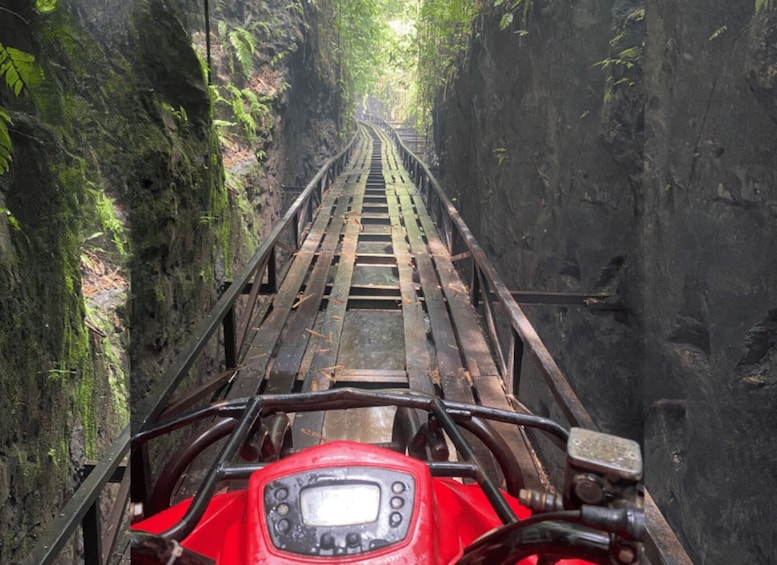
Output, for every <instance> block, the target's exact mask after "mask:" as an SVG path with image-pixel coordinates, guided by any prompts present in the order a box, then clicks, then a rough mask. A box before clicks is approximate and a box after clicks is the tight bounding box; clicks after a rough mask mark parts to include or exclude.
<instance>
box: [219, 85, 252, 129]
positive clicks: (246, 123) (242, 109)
mask: <svg viewBox="0 0 777 565" xmlns="http://www.w3.org/2000/svg"><path fill="white" fill-rule="evenodd" d="M227 90H228V91H229V93H230V94H231V95H232V100H225V102H226V103H227V104H229V106H230V108H231V109H232V114H234V116H235V119H236V120H237V122H238V123H239V124H240V125H241V126H242V127H243V131H244V132H245V134H246V137H247V138H248V139H249V140H253V138H254V137H256V120H255V119H254V117H253V116H252V115H251V113H250V112H248V111H247V110H246V106H245V101H244V99H243V93H244V92H247V90H240V89H239V88H237V87H236V86H235V85H233V84H228V85H227ZM248 92H250V91H248Z"/></svg>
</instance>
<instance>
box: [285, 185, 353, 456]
mask: <svg viewBox="0 0 777 565" xmlns="http://www.w3.org/2000/svg"><path fill="white" fill-rule="evenodd" d="M351 186H352V187H354V193H353V201H352V204H351V211H350V212H349V221H348V222H347V223H346V225H345V234H344V237H343V242H342V248H341V251H340V261H339V262H338V264H337V274H336V275H335V280H334V283H333V284H332V290H331V291H330V293H329V296H328V297H327V306H326V312H325V314H324V317H323V319H322V320H321V332H320V334H319V336H312V339H311V340H310V346H311V347H313V348H315V353H314V355H313V360H312V362H311V365H310V369H309V371H308V372H307V374H306V375H305V382H304V383H303V385H302V390H303V391H304V392H308V391H315V390H326V389H328V388H329V387H330V386H331V384H332V380H333V379H332V377H331V376H330V375H329V374H327V373H328V371H327V369H328V368H330V367H334V366H336V365H337V353H338V349H339V343H340V336H341V334H342V331H343V320H344V319H345V312H346V308H347V305H348V294H349V292H350V288H351V278H352V276H353V269H354V264H355V262H356V247H357V244H358V240H359V234H360V233H361V230H362V229H363V226H362V224H361V223H360V222H359V218H360V216H361V212H362V205H363V203H364V184H362V183H359V184H354V185H351ZM357 188H358V189H357ZM324 336H325V337H324ZM320 345H321V346H323V347H320V348H319V346H320ZM323 426H324V413H323V412H306V413H303V414H298V415H297V416H296V417H295V418H294V424H293V425H292V434H293V441H294V446H295V447H299V448H303V447H310V446H313V445H317V444H319V443H320V442H321V440H322V438H323V436H322V435H321V430H322V429H323Z"/></svg>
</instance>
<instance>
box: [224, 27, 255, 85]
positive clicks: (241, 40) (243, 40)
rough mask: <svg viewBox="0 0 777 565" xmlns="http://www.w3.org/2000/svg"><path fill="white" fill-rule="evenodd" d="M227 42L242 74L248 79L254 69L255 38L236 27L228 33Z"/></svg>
mask: <svg viewBox="0 0 777 565" xmlns="http://www.w3.org/2000/svg"><path fill="white" fill-rule="evenodd" d="M229 42H230V43H231V44H232V47H233V48H234V50H235V55H236V56H237V60H238V61H239V62H240V66H241V67H242V69H243V74H244V75H245V77H246V78H250V77H251V72H252V71H253V69H254V51H256V38H254V36H253V35H251V32H250V31H248V30H246V29H244V28H242V27H236V28H235V29H233V30H232V31H230V32H229Z"/></svg>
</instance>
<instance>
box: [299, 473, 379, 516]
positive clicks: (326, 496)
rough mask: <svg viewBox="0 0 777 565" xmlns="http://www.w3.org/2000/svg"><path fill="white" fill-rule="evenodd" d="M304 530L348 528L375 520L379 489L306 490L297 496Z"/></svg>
mask: <svg viewBox="0 0 777 565" xmlns="http://www.w3.org/2000/svg"><path fill="white" fill-rule="evenodd" d="M300 507H301V510H302V521H303V522H304V523H305V525H307V526H352V525H356V524H366V523H368V522H374V521H375V520H377V519H378V511H379V510H380V486H378V485H377V484H374V483H373V484H370V483H356V484H347V483H346V484H333V485H325V486H316V487H308V488H304V489H302V491H301V492H300Z"/></svg>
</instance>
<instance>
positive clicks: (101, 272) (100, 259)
mask: <svg viewBox="0 0 777 565" xmlns="http://www.w3.org/2000/svg"><path fill="white" fill-rule="evenodd" d="M36 6H38V7H45V8H46V9H45V10H40V11H38V10H36ZM197 6H201V3H200V4H198V5H197ZM2 7H3V8H4V9H3V10H0V30H2V31H1V32H0V42H1V43H2V44H3V45H10V46H13V47H16V48H19V49H22V50H24V51H26V52H28V53H31V54H33V55H35V57H36V59H37V61H38V62H39V63H40V65H41V66H42V68H43V72H44V77H45V78H44V81H43V83H42V86H41V88H40V90H39V91H38V92H36V94H35V97H34V99H33V98H30V97H26V96H22V97H16V96H14V95H13V94H12V93H11V92H9V91H8V90H7V89H5V88H4V87H3V88H0V107H3V108H7V109H8V110H10V114H11V117H12V118H13V122H14V123H13V126H12V128H11V136H12V141H13V144H14V160H13V163H12V168H11V170H10V172H8V173H6V174H4V175H0V210H2V211H3V214H2V216H0V373H2V375H3V378H2V379H0V386H1V387H2V388H1V389H0V393H1V394H0V440H2V441H0V497H1V498H2V500H3V501H4V502H5V504H4V507H3V515H2V517H0V532H2V536H0V562H3V563H16V562H20V561H21V557H22V556H24V555H25V554H26V553H27V552H28V551H29V550H30V548H31V545H32V544H33V543H34V541H35V539H36V538H37V536H38V535H39V534H40V533H41V532H42V531H43V530H44V529H45V527H46V525H47V523H48V522H49V521H50V520H51V518H52V517H53V516H55V515H56V513H57V512H58V510H59V508H61V506H62V505H63V503H64V501H65V500H67V498H68V496H69V494H70V493H71V492H72V491H73V489H74V488H76V487H77V485H78V484H79V482H80V481H81V480H82V478H83V477H82V476H81V475H80V474H79V472H80V470H81V469H82V466H83V464H84V463H85V462H93V461H95V460H96V459H97V458H99V456H100V454H101V453H102V450H103V449H104V447H105V446H106V445H107V444H108V443H110V441H111V440H112V438H113V437H115V436H116V435H117V434H118V432H119V431H120V430H121V428H122V427H123V426H124V425H125V424H126V423H127V421H128V417H129V411H130V408H131V406H135V405H136V403H137V402H139V401H140V400H141V399H143V398H144V397H145V396H146V395H147V394H148V391H149V390H151V389H152V387H153V386H154V383H155V382H157V381H158V379H159V377H160V375H161V374H162V373H163V372H164V370H165V369H166V367H167V366H169V364H170V363H171V361H172V360H173V359H174V358H175V357H176V355H177V354H178V352H179V351H180V350H181V348H182V347H183V345H184V344H185V342H186V341H187V339H188V336H189V335H190V332H191V331H192V330H193V329H194V328H195V327H196V326H197V324H198V323H199V322H200V320H201V319H202V318H203V316H204V315H205V313H206V312H207V311H208V309H209V308H210V307H211V305H212V304H213V303H214V302H215V300H216V299H217V298H218V292H219V290H218V289H219V286H220V284H221V283H222V282H223V280H224V279H225V278H226V277H229V276H231V273H233V272H235V271H236V270H237V269H239V268H240V267H241V266H242V264H243V262H244V261H245V259H246V258H247V257H248V256H249V255H250V254H251V253H252V252H253V251H254V249H255V247H256V245H257V244H258V242H259V241H260V239H261V233H262V232H263V231H267V230H268V229H269V228H270V227H271V225H272V222H273V221H274V220H275V219H277V217H278V214H279V209H280V205H281V204H280V203H281V201H282V198H281V193H282V185H284V184H297V183H299V182H302V181H303V180H307V177H306V175H310V174H311V171H312V170H314V169H315V168H316V167H318V166H319V165H320V164H321V161H322V160H323V159H324V157H325V155H326V154H327V153H330V152H332V151H333V149H334V148H335V147H336V146H337V144H338V143H339V139H338V138H337V136H336V134H335V133H334V132H335V131H336V124H337V123H338V121H339V115H340V108H338V107H337V106H336V105H335V104H333V103H331V100H333V99H334V97H333V95H332V94H331V92H332V91H333V90H334V84H333V81H328V77H327V76H326V75H325V74H321V73H320V64H318V63H316V61H318V59H319V57H320V55H318V54H317V49H319V47H320V46H319V45H318V40H317V39H316V38H315V37H314V34H313V33H310V32H309V29H308V28H306V26H305V18H306V17H310V18H311V19H314V18H315V17H316V16H315V14H316V13H318V12H317V10H319V9H321V10H324V13H325V12H326V10H327V9H328V4H327V3H326V2H323V3H319V6H318V7H313V6H311V7H309V13H308V14H304V13H302V12H300V11H299V10H295V9H290V6H275V7H270V8H268V7H266V6H264V5H262V6H256V5H254V4H253V3H245V2H240V1H237V0H235V1H233V2H221V3H219V5H218V6H217V7H215V6H214V8H213V13H212V15H213V17H214V20H213V24H214V38H213V39H214V46H216V47H217V46H218V45H215V44H217V43H218V38H217V37H216V35H217V32H216V30H215V27H216V23H217V21H218V17H222V16H223V17H224V18H226V17H227V16H229V17H230V18H232V19H231V22H232V25H235V26H244V27H248V26H249V25H250V24H251V22H252V21H253V22H256V21H257V18H258V17H277V18H278V22H279V28H278V30H277V31H278V33H276V34H275V35H274V36H273V38H274V39H272V41H269V42H268V41H265V43H261V38H259V39H260V41H259V43H258V45H257V48H256V52H255V53H254V55H255V57H256V58H257V60H258V61H259V62H260V63H258V64H257V68H264V69H267V68H270V67H272V73H270V74H268V75H259V76H256V77H251V81H250V82H251V83H252V84H259V83H262V81H264V80H265V79H267V83H266V84H264V83H262V84H264V86H262V84H260V85H259V87H258V89H257V91H259V92H260V93H261V88H264V87H267V88H268V89H269V90H270V91H271V92H269V93H270V94H273V96H272V97H270V96H269V95H268V98H267V99H266V100H264V103H266V107H267V109H268V113H267V116H266V121H263V122H262V123H261V135H259V136H258V137H257V140H256V142H257V145H256V146H255V147H251V148H249V149H248V150H245V148H240V149H239V150H238V151H237V154H239V155H241V156H242V155H243V153H245V156H246V158H245V159H243V160H242V161H240V167H239V169H240V171H245V170H249V169H250V172H249V173H247V174H245V175H243V174H242V173H240V172H239V171H238V172H237V173H235V171H233V170H232V169H229V170H228V174H227V180H229V179H230V178H235V175H238V176H240V182H239V183H238V184H237V185H235V186H233V185H230V184H229V183H227V185H226V186H225V182H224V180H225V179H224V177H225V173H224V168H223V166H222V155H223V152H224V149H223V148H222V146H221V144H220V139H223V137H220V136H219V131H218V126H217V125H216V124H215V123H214V115H213V111H212V109H213V107H214V105H215V104H216V102H215V95H214V91H213V89H212V88H209V87H208V85H207V83H206V80H205V74H204V72H203V66H202V56H201V54H200V45H199V44H200V43H204V36H203V35H202V31H201V30H202V23H203V18H202V14H201V13H198V12H197V11H196V10H195V11H193V10H192V8H191V3H188V2H180V1H178V0H133V1H132V2H125V1H123V0H109V1H104V0H78V1H74V2H69V3H64V2H57V1H51V2H39V3H31V2H27V1H26V0H18V1H16V0H13V1H4V2H2ZM300 7H301V5H300ZM268 10H269V11H268ZM272 10H274V12H272ZM238 16H239V17H238ZM203 47H204V45H203ZM281 51H288V52H287V53H285V55H284V56H283V57H276V55H278V54H279V53H280V52H281ZM297 53H299V55H297ZM303 54H304V55H303ZM232 57H233V56H232ZM284 59H285V60H284ZM223 61H224V62H225V63H229V61H230V56H229V55H227V54H224V59H223ZM220 62H222V61H221V60H219V61H216V63H220ZM233 63H234V62H233ZM308 65H310V67H308ZM308 68H310V69H312V70H317V71H319V73H318V74H317V75H315V76H314V78H309V77H310V75H311V73H309V72H308ZM222 70H223V69H222ZM214 71H216V72H221V70H219V69H216V68H215V65H214ZM270 75H271V76H270ZM268 77H269V78H268ZM224 78H225V81H226V82H230V83H231V82H233V80H234V81H237V79H234V77H232V76H230V75H229V73H226V72H225V76H224ZM269 79H272V81H270V80H269ZM241 80H242V81H243V82H241V83H239V87H240V88H243V87H244V86H246V83H248V82H249V81H248V80H247V79H246V78H243V79H241ZM273 81H276V82H273ZM286 81H288V83H287V84H285V85H284V83H286ZM313 114H317V115H318V117H317V118H312V117H311V115H313ZM315 132H319V133H320V136H319V137H317V136H316V135H312V134H314V133H315ZM329 132H331V133H329ZM320 139H324V141H323V142H322V143H318V142H319V141H320ZM289 148H293V149H294V150H295V151H296V152H297V156H298V157H297V158H296V159H295V158H293V157H287V156H286V155H285V153H284V152H285V151H286V150H288V149H289ZM241 159H242V157H241ZM234 162H235V161H230V164H233V163H234ZM300 179H302V180H300ZM6 210H7V212H8V213H7V214H6ZM109 280H110V281H112V282H111V283H110V284H109V283H108V282H106V281H109ZM114 282H115V283H116V284H115V285H114V284H113V283H114ZM130 335H131V339H130ZM214 353H215V352H214ZM216 370H219V367H218V366H217V361H214V360H213V359H208V358H206V359H204V360H203V362H202V363H201V364H200V365H199V366H197V367H196V368H195V370H194V373H195V374H196V376H197V377H204V376H205V375H207V374H208V373H209V372H212V371H216ZM130 380H131V390H130ZM193 380H196V379H193ZM191 384H192V385H193V384H194V382H192V383H191ZM130 394H131V397H132V398H131V400H130V399H129V395H130ZM69 551H71V552H72V551H74V552H76V553H77V551H78V549H77V548H75V549H72V550H69Z"/></svg>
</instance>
